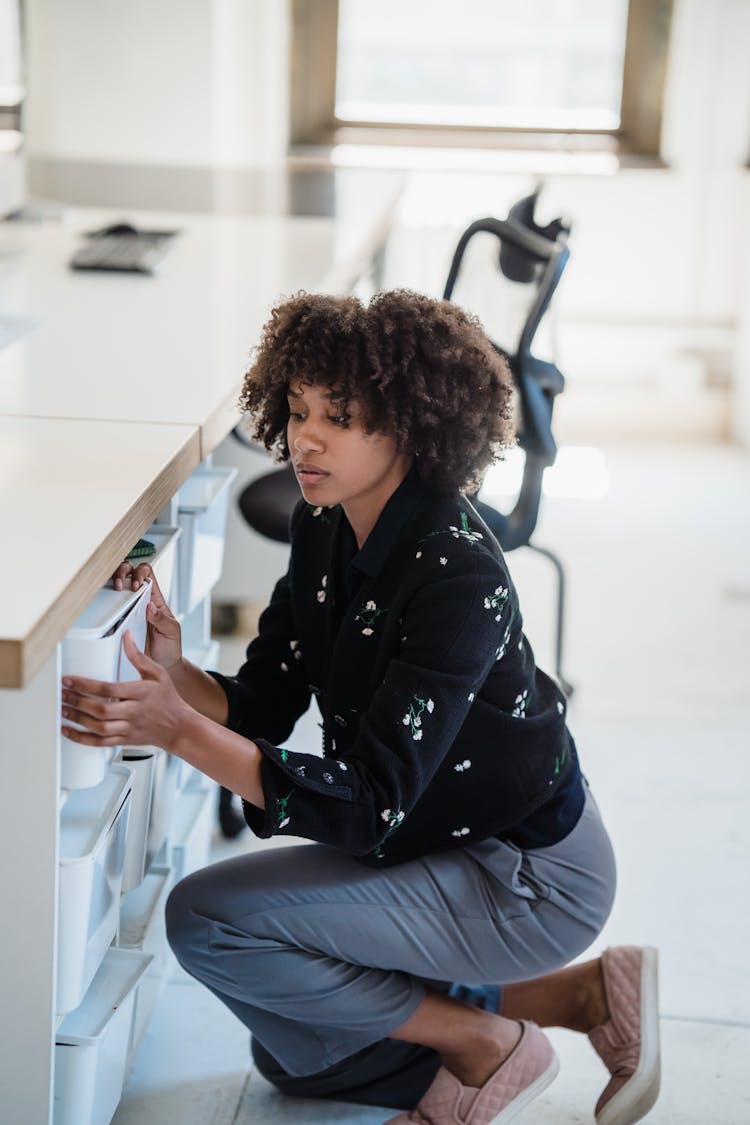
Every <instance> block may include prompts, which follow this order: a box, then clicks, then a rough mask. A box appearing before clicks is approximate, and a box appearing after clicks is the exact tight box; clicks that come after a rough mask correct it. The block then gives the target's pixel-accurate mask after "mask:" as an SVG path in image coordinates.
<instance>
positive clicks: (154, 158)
mask: <svg viewBox="0 0 750 1125" xmlns="http://www.w3.org/2000/svg"><path fill="white" fill-rule="evenodd" d="M26 6H27V16H28V18H27V39H28V71H29V81H28V87H29V97H28V113H27V132H28V150H29V154H30V156H32V157H34V156H37V155H38V156H44V157H45V158H50V157H51V158H57V159H61V160H80V161H103V162H113V163H132V164H158V165H189V166H192V167H203V166H206V165H214V166H225V167H230V168H231V167H251V166H258V165H263V164H266V163H269V162H273V161H274V160H278V159H279V157H280V156H281V155H282V154H283V153H284V151H285V148H286V120H287V112H286V99H287V93H286V90H287V75H286V62H285V60H286V53H287V45H286V35H287V22H286V4H285V3H284V2H283V0H128V2H127V3H122V2H121V0H64V2H63V3H60V2H59V0H27V5H26Z"/></svg>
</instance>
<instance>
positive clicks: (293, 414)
mask: <svg viewBox="0 0 750 1125" xmlns="http://www.w3.org/2000/svg"><path fill="white" fill-rule="evenodd" d="M289 417H290V418H294V419H295V420H296V421H298V422H299V421H301V419H302V415H301V414H299V413H297V412H295V411H294V410H290V411H289Z"/></svg>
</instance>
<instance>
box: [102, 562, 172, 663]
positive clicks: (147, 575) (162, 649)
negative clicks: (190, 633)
mask: <svg viewBox="0 0 750 1125" xmlns="http://www.w3.org/2000/svg"><path fill="white" fill-rule="evenodd" d="M146 579H148V580H149V581H150V582H151V600H150V601H149V604H148V606H147V608H146V620H147V622H148V635H147V637H146V654H147V655H148V656H150V657H151V659H152V660H155V661H156V663H157V664H160V665H161V667H162V668H164V669H165V670H166V671H167V672H169V671H170V669H171V668H173V667H174V666H175V665H177V664H179V663H180V661H181V660H182V630H181V629H180V623H179V621H178V620H177V618H176V617H175V616H174V614H173V613H172V610H171V609H170V608H169V606H168V605H167V602H166V600H165V598H164V595H163V594H162V592H161V590H160V589H159V583H158V582H157V581H156V576H155V574H154V572H153V570H152V569H151V566H150V565H149V563H140V564H139V565H138V566H133V565H132V564H131V563H129V562H124V563H121V564H120V566H118V568H117V570H116V571H115V573H114V574H113V575H112V583H113V585H114V588H115V589H116V590H128V589H129V590H137V589H138V588H139V586H141V585H142V584H143V582H144V581H145V580H146Z"/></svg>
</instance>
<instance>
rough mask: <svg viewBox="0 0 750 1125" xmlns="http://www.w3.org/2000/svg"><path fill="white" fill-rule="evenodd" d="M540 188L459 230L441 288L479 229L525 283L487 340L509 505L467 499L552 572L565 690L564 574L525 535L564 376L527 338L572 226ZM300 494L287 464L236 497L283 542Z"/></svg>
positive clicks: (238, 433) (450, 284) (561, 263)
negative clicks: (541, 209)
mask: <svg viewBox="0 0 750 1125" xmlns="http://www.w3.org/2000/svg"><path fill="white" fill-rule="evenodd" d="M539 190H540V189H539V188H537V189H536V190H535V191H534V192H533V193H532V194H531V195H529V196H526V197H524V198H523V199H521V200H519V201H518V203H516V204H514V205H513V207H511V209H510V212H509V213H508V217H507V219H502V220H501V219H493V218H488V219H479V220H477V221H476V222H474V223H472V224H471V226H470V227H469V228H468V229H467V230H466V231H465V232H464V233H463V234H462V236H461V238H460V240H459V243H458V246H457V247H456V251H455V254H454V255H453V261H452V263H451V267H450V271H449V274H448V280H447V281H446V284H445V291H444V293H443V296H444V298H445V299H446V300H450V299H451V298H452V296H453V293H454V289H455V286H456V282H457V279H458V276H459V272H460V269H461V264H462V261H463V258H464V254H465V252H466V248H467V246H468V244H469V242H470V241H471V240H472V239H473V238H474V236H475V235H477V234H479V233H489V234H491V235H493V236H495V237H496V238H497V239H498V241H499V243H500V245H499V253H498V258H497V265H498V269H499V271H500V274H501V275H502V277H503V278H505V279H506V280H507V281H509V282H511V283H512V284H513V285H514V286H519V287H520V286H524V287H525V289H526V290H527V291H528V294H529V296H530V301H529V303H528V308H527V312H526V314H525V317H524V319H523V324H522V326H521V328H520V332H519V336H518V340H517V341H514V342H513V344H512V346H511V347H509V348H507V349H506V348H501V347H500V346H499V345H498V344H496V343H495V342H494V341H493V342H492V343H493V347H495V348H496V350H497V351H498V352H499V353H500V354H501V355H504V356H505V358H506V359H507V361H508V364H509V366H510V369H511V372H512V374H513V378H514V381H515V384H516V387H517V390H518V398H519V406H520V425H519V429H518V444H519V446H520V447H521V449H522V450H523V451H524V455H525V461H524V470H523V478H522V482H521V487H520V489H519V493H518V497H517V499H516V502H515V504H514V506H513V509H512V510H511V511H510V512H509V513H508V514H507V515H505V514H503V513H502V512H500V511H498V510H497V508H494V507H493V506H492V505H490V504H487V503H486V502H485V501H483V500H479V499H478V498H477V497H476V496H474V497H472V501H473V503H474V505H475V507H476V508H477V510H478V511H479V513H480V515H481V516H482V518H483V519H484V521H485V522H486V523H487V525H488V526H489V528H490V529H491V531H492V532H493V534H494V535H495V536H496V538H497V539H498V541H499V543H500V545H501V546H502V548H503V550H504V551H513V550H515V549H516V548H517V547H530V548H531V549H532V550H534V551H536V552H538V553H539V554H541V555H544V556H545V557H546V558H548V559H549V560H550V561H551V562H552V564H553V566H554V567H555V570H556V574H557V622H556V639H555V673H556V675H557V678H558V681H559V683H560V686H561V687H562V689H563V691H565V693H566V694H568V695H570V694H571V692H572V690H573V688H572V686H571V684H570V683H569V682H568V680H567V679H566V678H565V677H564V676H563V673H562V642H563V624H564V609H565V574H564V571H563V567H562V564H561V562H560V560H559V558H558V557H557V555H555V554H554V553H553V552H552V551H550V550H549V549H548V548H546V547H540V546H538V545H537V544H536V543H532V542H531V536H532V534H533V531H534V529H535V527H536V522H537V517H538V514H539V505H540V501H541V495H542V479H543V476H544V470H545V469H546V468H547V467H548V466H549V465H551V464H553V462H554V460H555V455H556V453H557V446H556V444H555V440H554V437H553V436H552V408H553V403H554V399H555V396H556V395H558V394H560V392H561V391H562V390H563V387H564V385H565V380H564V379H563V376H562V374H561V373H560V371H559V370H558V369H557V367H556V366H555V365H554V364H553V363H550V362H547V361H544V360H541V359H539V358H537V357H536V356H534V355H532V352H531V346H532V343H533V341H534V338H535V336H536V334H537V330H538V329H539V325H540V324H541V321H542V318H543V316H544V314H545V313H546V311H547V309H548V308H549V304H550V301H551V299H552V294H553V293H554V291H555V289H556V288H557V285H558V283H559V281H560V278H561V276H562V272H563V270H564V268H565V264H566V262H567V260H568V256H569V251H568V247H567V241H566V240H567V235H568V233H569V231H570V227H569V225H568V224H566V223H565V222H564V221H563V220H562V219H555V220H554V221H553V222H551V223H549V224H548V225H547V226H545V227H540V226H539V225H538V224H537V223H536V221H535V219H534V210H535V206H536V202H537V199H538V197H539ZM233 434H234V437H235V438H236V439H237V440H238V441H240V442H241V443H242V444H244V445H249V446H252V447H254V448H256V449H257V448H258V446H257V444H256V443H254V442H253V441H252V440H251V439H250V438H249V437H248V436H247V434H246V433H245V431H244V430H243V428H242V427H241V426H237V427H235V429H234V431H233ZM299 498H300V491H299V486H298V485H297V481H296V478H295V476H294V471H293V469H292V467H291V464H286V465H284V466H282V467H281V468H277V469H272V470H271V471H270V472H268V473H264V474H263V475H262V476H260V477H257V478H256V479H255V480H253V481H251V482H250V484H248V485H247V487H246V488H245V489H244V490H243V491H242V492H241V493H240V496H239V497H238V505H239V508H240V511H241V512H242V515H243V517H244V519H245V521H246V522H247V523H248V524H249V526H250V527H251V528H253V530H254V531H257V532H258V533H259V534H261V535H264V536H265V537H267V538H268V539H273V540H275V541H276V542H278V543H288V542H289V517H290V515H291V512H292V509H293V508H294V505H295V504H296V502H297V501H298V500H299Z"/></svg>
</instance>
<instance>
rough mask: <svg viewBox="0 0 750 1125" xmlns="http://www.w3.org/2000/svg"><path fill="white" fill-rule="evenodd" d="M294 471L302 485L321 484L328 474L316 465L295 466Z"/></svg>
mask: <svg viewBox="0 0 750 1125" xmlns="http://www.w3.org/2000/svg"><path fill="white" fill-rule="evenodd" d="M294 471H295V473H296V474H297V480H298V481H299V483H300V484H319V483H320V481H322V480H325V478H326V477H327V476H328V473H327V472H325V471H324V470H323V469H319V468H318V467H317V466H316V465H295V467H294Z"/></svg>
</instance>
